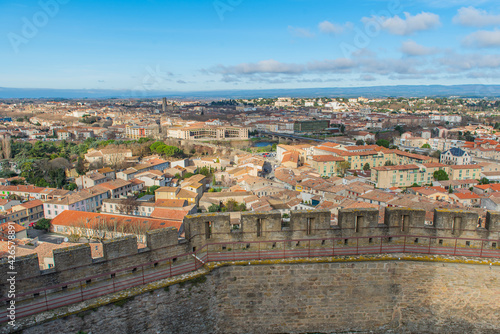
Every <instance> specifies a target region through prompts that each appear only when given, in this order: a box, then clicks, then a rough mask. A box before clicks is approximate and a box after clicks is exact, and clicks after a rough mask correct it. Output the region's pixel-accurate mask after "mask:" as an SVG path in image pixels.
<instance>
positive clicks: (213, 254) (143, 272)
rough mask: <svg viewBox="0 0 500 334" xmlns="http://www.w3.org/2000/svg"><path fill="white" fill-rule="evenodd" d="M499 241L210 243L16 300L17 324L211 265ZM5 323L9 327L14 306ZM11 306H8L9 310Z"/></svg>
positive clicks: (491, 250)
mask: <svg viewBox="0 0 500 334" xmlns="http://www.w3.org/2000/svg"><path fill="white" fill-rule="evenodd" d="M497 242H498V241H495V240H489V239H471V238H451V237H435V236H400V235H396V236H371V237H349V238H319V239H294V240H266V241H238V242H218V243H209V244H206V245H205V246H203V247H202V248H201V249H200V250H197V251H195V252H190V253H185V254H181V255H177V256H174V257H168V258H164V259H161V260H157V261H154V262H148V263H143V264H138V265H135V266H131V267H128V268H123V269H120V270H117V271H113V272H108V273H105V274H100V275H95V276H90V277H86V278H84V279H79V280H74V281H69V282H65V283H62V284H58V285H54V286H50V287H45V288H41V289H37V290H33V291H29V292H26V293H22V294H19V295H16V318H22V317H26V316H30V315H33V314H37V313H40V312H44V311H49V310H53V309H56V308H59V307H62V306H68V305H71V304H74V303H79V302H83V301H85V300H89V299H92V298H96V297H101V296H105V295H108V294H111V293H115V292H119V291H122V290H125V289H130V288H133V287H137V286H141V285H144V284H148V283H151V282H155V281H159V280H162V279H166V278H170V277H174V276H178V275H182V274H186V273H189V272H193V271H196V270H198V269H199V268H200V267H202V266H203V265H204V264H205V263H207V262H219V261H248V260H279V259H291V258H313V257H333V256H356V255H374V254H391V253H403V254H404V253H413V254H429V255H449V256H467V257H479V258H500V249H499V248H498V246H497V245H498V244H497ZM9 301H10V299H8V298H2V299H0V303H1V304H3V305H4V310H3V311H2V312H0V323H4V322H7V321H8V318H7V316H8V310H6V309H7V307H8V303H9ZM6 303H7V304H6Z"/></svg>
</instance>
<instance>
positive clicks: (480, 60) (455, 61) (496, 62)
mask: <svg viewBox="0 0 500 334" xmlns="http://www.w3.org/2000/svg"><path fill="white" fill-rule="evenodd" d="M439 62H440V63H441V64H442V65H446V66H448V67H449V69H450V70H451V71H452V72H458V71H460V70H470V69H477V68H489V69H496V68H498V67H500V55H483V54H466V55H460V54H455V53H451V54H449V55H447V56H446V57H443V58H441V59H440V60H439Z"/></svg>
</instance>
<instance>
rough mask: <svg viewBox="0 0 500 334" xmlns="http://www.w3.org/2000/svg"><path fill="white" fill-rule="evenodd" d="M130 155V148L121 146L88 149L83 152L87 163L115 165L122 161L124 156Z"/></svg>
mask: <svg viewBox="0 0 500 334" xmlns="http://www.w3.org/2000/svg"><path fill="white" fill-rule="evenodd" d="M131 157H132V150H129V149H122V148H112V149H105V148H103V149H101V150H89V151H88V152H87V153H86V154H85V160H86V161H87V162H89V163H91V164H92V163H101V164H105V165H115V164H119V163H122V162H123V161H124V160H125V159H126V158H131Z"/></svg>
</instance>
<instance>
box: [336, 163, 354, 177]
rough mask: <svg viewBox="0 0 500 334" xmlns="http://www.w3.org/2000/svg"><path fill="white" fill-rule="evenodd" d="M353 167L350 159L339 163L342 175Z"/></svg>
mask: <svg viewBox="0 0 500 334" xmlns="http://www.w3.org/2000/svg"><path fill="white" fill-rule="evenodd" d="M349 168H351V163H350V162H349V161H342V162H340V163H339V164H338V172H339V173H340V175H342V176H343V175H344V174H345V171H346V170H348V169H349Z"/></svg>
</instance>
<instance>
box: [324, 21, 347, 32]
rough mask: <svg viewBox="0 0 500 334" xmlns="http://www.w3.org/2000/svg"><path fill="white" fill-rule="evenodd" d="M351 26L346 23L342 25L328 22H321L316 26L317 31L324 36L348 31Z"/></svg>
mask: <svg viewBox="0 0 500 334" xmlns="http://www.w3.org/2000/svg"><path fill="white" fill-rule="evenodd" d="M351 27H352V24H351V23H349V22H347V23H345V24H344V25H340V24H336V23H332V22H330V21H323V22H321V23H319V24H318V29H319V31H321V32H322V33H324V34H329V35H338V34H341V33H342V32H344V30H345V29H350V28H351Z"/></svg>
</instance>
